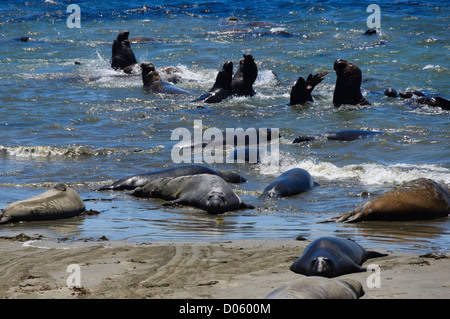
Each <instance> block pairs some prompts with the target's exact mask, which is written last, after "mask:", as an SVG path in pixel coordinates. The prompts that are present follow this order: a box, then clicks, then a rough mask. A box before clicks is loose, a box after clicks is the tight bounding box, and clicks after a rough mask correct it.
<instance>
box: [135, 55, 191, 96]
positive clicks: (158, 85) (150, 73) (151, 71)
mask: <svg viewBox="0 0 450 319" xmlns="http://www.w3.org/2000/svg"><path fill="white" fill-rule="evenodd" d="M141 68H142V82H143V83H144V89H145V91H147V92H150V93H167V94H188V95H190V94H191V93H190V92H187V91H185V90H182V89H180V88H178V87H176V86H175V85H173V84H170V83H168V82H165V81H162V80H161V77H160V76H159V74H158V72H157V71H156V68H155V66H154V65H153V63H150V62H143V63H141Z"/></svg>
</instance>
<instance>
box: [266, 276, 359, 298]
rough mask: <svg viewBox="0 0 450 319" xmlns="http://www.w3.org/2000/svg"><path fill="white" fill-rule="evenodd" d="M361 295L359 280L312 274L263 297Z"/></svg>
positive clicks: (342, 296)
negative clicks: (337, 278)
mask: <svg viewBox="0 0 450 319" xmlns="http://www.w3.org/2000/svg"><path fill="white" fill-rule="evenodd" d="M363 295H364V289H363V287H362V284H361V283H360V282H359V281H356V280H353V279H344V280H336V279H330V278H324V277H320V276H312V277H304V278H301V279H299V280H296V281H294V282H291V283H288V284H286V285H283V286H281V287H280V288H278V289H275V290H274V291H272V292H271V293H269V294H268V295H267V296H266V298H265V299H358V298H359V297H361V296H363Z"/></svg>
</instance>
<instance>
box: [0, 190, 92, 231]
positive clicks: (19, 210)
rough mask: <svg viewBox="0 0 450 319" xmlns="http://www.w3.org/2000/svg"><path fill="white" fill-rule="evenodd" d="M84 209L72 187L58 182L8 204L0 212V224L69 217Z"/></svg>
mask: <svg viewBox="0 0 450 319" xmlns="http://www.w3.org/2000/svg"><path fill="white" fill-rule="evenodd" d="M85 210H86V208H85V206H84V202H83V201H82V200H81V198H80V196H79V195H78V193H77V192H76V191H75V190H74V189H72V188H70V187H67V186H66V185H64V184H58V185H56V186H54V187H52V188H51V189H49V190H48V191H46V192H44V193H42V194H39V195H36V196H33V197H30V198H28V199H25V200H21V201H17V202H14V203H11V204H9V205H8V206H7V207H6V208H5V209H3V210H2V211H1V212H0V224H4V223H15V222H19V221H30V220H50V219H61V218H69V217H73V216H76V215H78V214H81V213H82V212H84V211H85Z"/></svg>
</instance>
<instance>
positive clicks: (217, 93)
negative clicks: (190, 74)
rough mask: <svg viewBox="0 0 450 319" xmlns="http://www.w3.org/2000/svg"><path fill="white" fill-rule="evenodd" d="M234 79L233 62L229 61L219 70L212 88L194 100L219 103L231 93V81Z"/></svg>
mask: <svg viewBox="0 0 450 319" xmlns="http://www.w3.org/2000/svg"><path fill="white" fill-rule="evenodd" d="M232 79H233V62H231V61H228V62H225V63H224V64H223V67H222V70H221V71H219V73H218V74H217V77H216V82H215V83H214V85H213V87H212V88H211V90H209V92H208V93H206V94H204V95H202V96H200V97H199V98H198V99H196V100H194V101H193V102H199V101H203V102H205V103H219V102H221V101H223V100H225V99H226V98H227V97H229V96H230V95H231V81H232Z"/></svg>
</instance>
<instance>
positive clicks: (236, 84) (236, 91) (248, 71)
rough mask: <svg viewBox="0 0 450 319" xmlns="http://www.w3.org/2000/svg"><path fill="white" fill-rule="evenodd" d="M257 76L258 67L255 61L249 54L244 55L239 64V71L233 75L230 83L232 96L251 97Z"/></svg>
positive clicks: (253, 93)
mask: <svg viewBox="0 0 450 319" xmlns="http://www.w3.org/2000/svg"><path fill="white" fill-rule="evenodd" d="M257 76H258V67H257V66H256V63H255V59H254V58H253V56H252V55H251V54H248V53H246V54H244V58H243V59H241V61H240V62H239V69H238V70H237V71H236V73H235V74H234V77H233V79H232V81H231V89H232V93H233V95H237V96H253V95H255V90H253V84H254V83H255V80H256V77H257Z"/></svg>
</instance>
